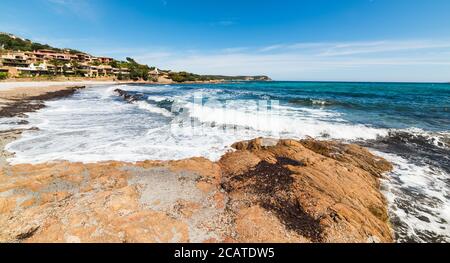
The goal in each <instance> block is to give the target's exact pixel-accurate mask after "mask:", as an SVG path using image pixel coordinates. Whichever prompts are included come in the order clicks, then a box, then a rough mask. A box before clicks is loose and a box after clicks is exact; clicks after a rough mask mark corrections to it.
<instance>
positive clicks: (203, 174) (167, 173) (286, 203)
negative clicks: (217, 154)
mask: <svg viewBox="0 0 450 263" xmlns="http://www.w3.org/2000/svg"><path fill="white" fill-rule="evenodd" d="M75 90H76V89H75V88H67V89H64V90H63V91H60V92H56V91H55V92H56V93H52V94H50V93H49V94H41V95H39V96H40V97H36V96H28V97H27V96H24V98H26V99H24V100H23V101H22V102H21V100H20V99H17V100H14V102H13V103H21V104H20V105H22V106H21V107H18V108H19V109H20V110H16V109H13V108H11V107H10V106H6V109H8V108H9V110H5V107H3V108H2V109H1V111H2V112H4V116H10V115H16V114H21V110H23V112H25V111H27V110H35V109H36V108H35V107H34V106H26V105H28V104H27V103H31V104H33V103H35V102H36V100H37V101H41V100H45V99H51V98H55V97H59V96H66V95H70V94H71V93H73V92H75ZM32 98H33V99H32ZM13 105H14V104H13ZM17 105H19V104H17ZM23 112H22V113H23ZM21 132H22V131H21V130H14V131H5V132H2V133H0V137H1V139H0V148H1V150H2V153H1V156H2V157H1V158H0V242H393V236H392V233H391V229H390V225H389V221H388V213H387V208H386V207H387V205H386V200H385V198H384V197H383V195H382V194H381V192H380V189H379V188H380V181H379V180H380V177H381V176H382V174H383V173H385V172H388V171H390V170H391V169H392V165H391V164H390V163H389V162H387V161H386V160H384V159H382V158H380V157H377V156H374V155H372V154H371V153H370V152H369V151H368V150H366V149H365V148H363V147H360V146H358V145H352V144H343V143H340V142H335V141H317V140H313V139H305V140H274V139H263V138H258V139H254V140H251V141H244V142H238V143H235V144H234V145H233V148H234V149H235V150H234V151H232V152H229V153H227V154H225V155H224V156H223V157H222V158H221V159H220V160H219V161H217V162H212V161H210V160H207V159H205V158H190V159H186V160H178V161H164V162H163V161H144V162H137V163H126V162H115V161H111V162H101V163H91V164H86V163H70V162H64V161H60V162H51V163H45V164H36V165H31V164H20V165H9V164H8V163H7V162H6V161H5V160H6V158H7V157H8V156H10V153H7V152H5V151H3V148H4V146H5V145H6V144H7V143H8V142H10V141H12V140H14V139H15V138H17V136H20V133H21Z"/></svg>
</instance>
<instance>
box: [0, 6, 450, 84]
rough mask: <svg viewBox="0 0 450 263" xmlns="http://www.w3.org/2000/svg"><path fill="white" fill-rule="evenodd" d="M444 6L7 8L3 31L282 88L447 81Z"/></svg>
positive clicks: (1, 18) (448, 23) (449, 54)
mask: <svg viewBox="0 0 450 263" xmlns="http://www.w3.org/2000/svg"><path fill="white" fill-rule="evenodd" d="M449 17H450V1H448V0H308V1H306V0H305V1H301V0H297V1H286V0H277V1H268V0H266V1H264V0H260V1H252V0H248V1H244V0H241V1H234V0H227V1H224V0H214V1H195V0H192V1H181V0H147V1H145V0H127V1H119V0H2V3H1V9H0V31H5V32H10V33H14V34H17V35H20V36H23V37H26V38H30V39H32V40H36V41H39V42H44V43H49V44H52V45H55V46H58V47H71V48H75V49H80V50H83V51H87V52H90V53H92V54H93V55H104V56H112V57H115V58H118V59H123V58H125V57H127V56H131V57H134V58H136V59H137V60H138V61H140V62H142V63H148V64H149V65H155V66H158V67H160V68H167V69H174V70H187V71H191V72H196V73H202V74H228V75H241V74H244V75H252V74H266V75H269V76H271V77H272V78H274V79H277V80H340V81H345V80H351V81H447V82H448V81H450V18H449Z"/></svg>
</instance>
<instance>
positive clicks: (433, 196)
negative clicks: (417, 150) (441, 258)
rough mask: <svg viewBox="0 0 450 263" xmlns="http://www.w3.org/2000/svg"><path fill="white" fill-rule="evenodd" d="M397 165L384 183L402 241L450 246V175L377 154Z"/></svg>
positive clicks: (400, 158)
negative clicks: (444, 243) (449, 179)
mask: <svg viewBox="0 0 450 263" xmlns="http://www.w3.org/2000/svg"><path fill="white" fill-rule="evenodd" d="M373 152H374V153H375V154H376V155H379V156H382V157H384V158H385V159H387V160H389V161H390V162H392V163H393V164H394V170H393V171H392V172H391V173H389V174H388V175H386V177H385V179H384V180H383V185H384V191H383V192H384V194H385V196H386V197H387V199H388V203H389V209H390V213H391V217H392V218H393V219H394V220H395V221H399V222H396V223H394V227H395V228H397V229H396V232H397V235H398V238H399V241H415V242H425V240H430V239H434V240H435V242H443V241H445V242H450V226H449V222H450V200H449V198H448V197H449V196H450V192H449V188H448V185H447V182H446V181H447V180H448V178H449V176H450V175H448V174H446V173H445V172H444V171H442V170H440V169H438V168H436V167H434V168H432V167H430V166H428V165H422V166H418V165H415V164H413V163H411V162H409V161H408V160H406V159H404V158H402V157H400V156H397V155H394V154H387V153H383V152H379V151H373Z"/></svg>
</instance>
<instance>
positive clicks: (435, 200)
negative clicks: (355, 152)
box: [0, 82, 450, 242]
mask: <svg viewBox="0 0 450 263" xmlns="http://www.w3.org/2000/svg"><path fill="white" fill-rule="evenodd" d="M115 89H121V90H123V91H125V92H126V93H127V94H128V95H129V96H132V97H133V99H132V100H128V101H127V100H126V99H124V98H123V97H121V96H119V94H118V93H117V92H115V91H114V90H115ZM46 105H47V107H46V108H43V109H41V110H39V111H38V112H34V113H30V114H28V115H29V116H28V118H27V119H26V120H27V121H28V122H29V123H28V124H24V125H19V123H21V118H11V119H0V129H11V128H17V127H22V128H27V127H28V128H30V127H37V128H38V129H37V130H30V131H26V132H24V134H23V136H22V138H20V139H19V140H17V141H15V142H12V143H10V144H9V145H7V150H9V151H11V152H14V153H15V156H14V157H13V158H11V159H10V160H9V161H10V162H11V163H41V162H47V161H53V160H69V161H81V162H97V161H106V160H120V161H130V162H133V161H139V160H146V159H151V160H173V159H182V158H189V157H193V156H203V157H206V158H209V159H211V160H218V159H219V158H220V156H222V155H223V154H224V153H225V152H227V151H229V150H231V149H230V145H231V144H232V143H234V142H236V141H240V140H245V139H252V138H255V137H260V136H266V137H276V138H305V137H307V136H310V137H314V138H318V139H337V140H343V141H346V142H354V143H358V144H361V145H363V146H366V147H368V148H369V149H371V151H373V152H374V153H376V154H378V155H381V156H383V157H385V158H386V159H388V160H389V161H391V162H392V163H393V164H394V166H395V168H394V171H393V172H392V173H389V174H387V175H386V178H385V179H383V192H384V194H385V196H386V197H387V199H388V201H389V208H390V214H391V222H392V225H393V228H394V230H395V235H396V239H397V241H399V242H410V241H411V242H450V84H417V83H333V82H233V83H223V84H176V85H114V86H107V85H106V86H98V87H93V88H89V89H85V90H81V91H79V92H78V93H76V94H75V95H74V96H71V97H68V98H64V99H59V100H53V101H48V102H46ZM22 123H23V122H22Z"/></svg>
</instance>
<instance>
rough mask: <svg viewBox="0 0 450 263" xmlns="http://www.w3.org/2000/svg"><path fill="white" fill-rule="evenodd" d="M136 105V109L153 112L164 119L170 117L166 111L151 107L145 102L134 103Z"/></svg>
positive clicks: (170, 114)
mask: <svg viewBox="0 0 450 263" xmlns="http://www.w3.org/2000/svg"><path fill="white" fill-rule="evenodd" d="M135 104H136V105H138V107H139V108H140V109H143V110H148V111H149V112H153V113H157V114H161V115H163V116H165V117H172V113H171V112H170V111H168V110H166V109H163V108H159V107H157V106H153V105H151V104H149V103H147V102H145V101H137V102H135Z"/></svg>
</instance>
